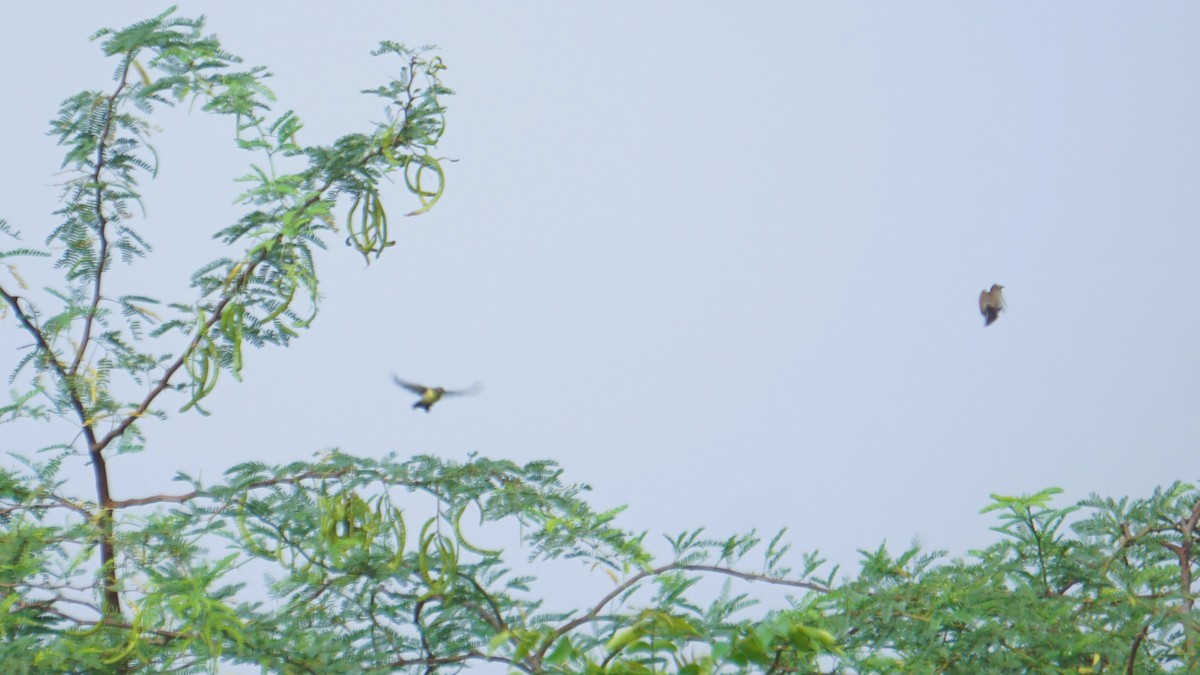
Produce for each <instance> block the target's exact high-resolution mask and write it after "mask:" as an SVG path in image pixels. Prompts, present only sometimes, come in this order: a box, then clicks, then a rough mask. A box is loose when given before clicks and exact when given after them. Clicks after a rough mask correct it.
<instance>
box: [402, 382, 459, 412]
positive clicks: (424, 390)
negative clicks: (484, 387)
mask: <svg viewBox="0 0 1200 675" xmlns="http://www.w3.org/2000/svg"><path fill="white" fill-rule="evenodd" d="M392 379H393V380H395V381H396V384H398V385H400V386H401V387H404V388H405V389H407V390H409V391H411V392H412V393H414V394H418V395H420V397H421V398H420V399H418V400H417V402H416V403H414V404H413V406H412V407H413V410H416V409H417V408H421V409H423V410H424V411H425V412H429V409H430V408H432V407H433V404H434V403H437V402H438V401H440V400H442V397H443V396H469V395H471V394H476V393H478V392H479V383H478V382H476V383H475V384H473V385H471V386H470V387H467V388H466V389H458V390H452V389H446V388H444V387H426V386H425V385H423V384H416V383H414V382H405V381H404V380H402V379H400V378H398V377H396V376H395V375H394V374H393V375H392Z"/></svg>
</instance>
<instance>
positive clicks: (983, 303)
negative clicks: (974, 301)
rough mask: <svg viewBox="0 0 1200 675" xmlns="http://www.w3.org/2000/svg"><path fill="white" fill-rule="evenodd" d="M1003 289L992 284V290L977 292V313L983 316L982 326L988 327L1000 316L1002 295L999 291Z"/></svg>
mask: <svg viewBox="0 0 1200 675" xmlns="http://www.w3.org/2000/svg"><path fill="white" fill-rule="evenodd" d="M1002 290H1004V287H1003V286H1001V285H1000V284H992V290H990V291H980V292H979V313H980V314H982V315H983V325H984V326H990V325H992V322H993V321H995V320H996V318H997V317H999V316H1000V310H1002V309H1004V307H1005V305H1004V294H1002V293H1001V292H1000V291H1002Z"/></svg>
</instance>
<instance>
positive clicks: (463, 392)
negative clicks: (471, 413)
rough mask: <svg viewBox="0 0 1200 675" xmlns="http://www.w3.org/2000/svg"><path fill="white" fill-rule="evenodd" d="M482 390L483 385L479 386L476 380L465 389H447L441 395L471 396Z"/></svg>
mask: <svg viewBox="0 0 1200 675" xmlns="http://www.w3.org/2000/svg"><path fill="white" fill-rule="evenodd" d="M482 390H483V387H482V386H480V385H479V383H478V382H476V383H475V384H473V385H471V386H469V387H467V388H466V389H458V390H449V389H447V390H446V391H445V392H444V393H443V394H442V395H443V396H471V395H472V394H478V393H479V392H480V391H482Z"/></svg>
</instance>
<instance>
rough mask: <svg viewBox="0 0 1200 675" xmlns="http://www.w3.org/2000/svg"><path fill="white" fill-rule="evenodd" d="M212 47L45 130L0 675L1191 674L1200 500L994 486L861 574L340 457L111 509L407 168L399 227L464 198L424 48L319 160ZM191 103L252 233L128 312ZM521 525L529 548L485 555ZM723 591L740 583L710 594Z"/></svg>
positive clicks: (496, 480)
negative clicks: (142, 221) (150, 432)
mask: <svg viewBox="0 0 1200 675" xmlns="http://www.w3.org/2000/svg"><path fill="white" fill-rule="evenodd" d="M202 28H203V21H202V20H201V19H187V18H180V17H175V16H173V10H168V11H167V12H164V13H163V14H161V15H159V16H156V17H154V18H152V19H149V20H147V21H143V22H140V23H138V24H135V25H133V26H130V27H127V28H124V29H120V30H110V29H106V30H102V31H99V32H98V33H96V35H95V37H96V38H97V39H99V40H101V41H102V46H103V49H104V52H105V53H106V54H107V55H109V56H112V57H114V58H115V59H116V60H117V64H118V65H117V68H116V69H115V78H114V84H113V85H112V86H111V87H110V88H109V89H107V90H104V91H86V92H81V93H79V94H77V95H75V96H72V97H70V98H68V99H67V100H66V101H64V103H63V105H62V108H61V109H60V111H59V114H58V116H57V117H56V119H55V120H54V121H53V122H52V133H53V134H54V135H55V136H56V137H57V138H58V139H59V142H60V144H61V145H62V146H63V148H64V149H65V152H64V167H65V168H66V169H67V171H68V172H69V176H70V178H69V180H68V181H67V183H66V186H65V189H64V192H63V195H62V208H61V209H60V210H59V211H58V212H57V213H56V215H57V217H58V219H59V222H58V224H57V225H56V226H55V227H53V228H52V229H51V230H50V231H49V232H48V234H47V236H46V240H45V246H43V247H31V246H26V245H16V244H14V245H13V246H12V247H9V248H2V249H0V258H3V259H4V261H5V268H4V269H5V270H6V271H7V273H9V274H10V276H8V277H5V278H3V279H0V299H3V300H4V305H3V307H4V308H5V310H6V311H5V314H4V316H3V323H4V325H5V326H10V327H13V328H15V329H16V330H20V331H24V332H25V333H26V334H27V335H28V336H29V337H30V338H32V341H31V343H30V346H29V347H28V348H24V349H23V351H22V352H21V353H19V354H17V355H16V357H15V359H14V360H15V366H14V371H13V375H12V378H11V382H12V383H13V384H14V386H15V387H16V388H15V389H14V390H13V392H12V396H11V402H9V403H7V404H5V405H4V406H2V407H0V424H14V423H18V422H30V421H33V422H38V423H40V422H43V421H58V422H60V423H62V422H65V423H67V424H69V425H71V427H72V429H71V431H70V433H69V434H67V435H66V436H65V438H68V439H71V440H66V441H62V442H56V443H53V444H50V445H48V446H46V447H42V448H35V449H34V451H35V452H33V453H27V454H20V453H14V454H13V457H14V458H15V459H16V460H17V461H16V463H15V464H10V465H9V466H6V467H5V468H3V469H2V470H0V610H2V611H0V672H5V673H22V672H134V671H142V670H144V671H154V672H208V671H211V670H214V669H216V668H219V667H224V666H227V665H230V664H249V665H254V666H259V667H261V668H262V669H264V670H267V671H270V672H281V673H360V672H394V671H401V672H406V671H411V672H423V673H427V672H438V671H444V670H457V669H459V668H461V667H463V666H464V665H467V664H473V663H486V662H492V663H499V664H502V665H503V667H504V668H505V669H506V670H513V671H523V672H560V673H579V672H587V673H599V672H614V673H643V672H659V671H673V672H681V673H713V672H914V671H915V672H1011V671H1021V672H1064V671H1071V672H1079V673H1086V672H1117V671H1125V672H1158V671H1169V670H1171V669H1173V668H1174V669H1179V668H1183V669H1193V668H1195V667H1196V665H1197V664H1196V661H1195V634H1196V624H1195V619H1194V612H1193V600H1192V588H1193V583H1192V579H1193V575H1194V571H1195V565H1194V562H1193V560H1192V552H1193V550H1194V549H1193V539H1194V530H1195V526H1196V521H1197V519H1198V518H1200V493H1197V491H1196V490H1195V488H1194V487H1192V486H1190V485H1185V484H1176V485H1173V486H1171V487H1170V488H1168V489H1166V490H1162V491H1159V492H1156V493H1155V494H1154V495H1152V496H1151V497H1149V498H1147V499H1143V500H1116V501H1113V500H1106V499H1101V498H1098V497H1093V498H1090V499H1088V500H1085V501H1083V502H1081V503H1079V504H1077V505H1074V506H1071V507H1068V508H1057V507H1055V506H1053V505H1052V504H1051V499H1052V497H1053V495H1054V491H1052V490H1048V491H1043V492H1040V493H1037V494H1035V495H1032V496H1026V497H996V498H995V500H994V503H993V504H992V506H991V507H989V510H994V511H996V513H997V514H998V516H999V519H1000V521H999V525H998V526H997V528H996V529H997V531H998V532H999V533H1000V541H999V542H998V543H997V544H995V545H993V546H991V547H989V548H987V549H985V550H983V551H979V552H975V553H973V554H971V556H969V557H967V558H964V559H954V560H949V559H947V558H946V556H945V555H944V554H942V553H939V552H931V553H925V552H922V551H921V550H920V549H918V548H912V549H909V550H906V551H904V552H902V553H900V554H899V555H894V554H892V553H891V552H889V551H888V550H887V549H886V548H885V547H880V548H878V549H874V550H869V551H864V552H863V565H862V569H861V570H860V571H858V572H857V573H856V574H855V575H853V576H851V577H849V578H840V577H839V576H838V575H839V571H838V570H837V569H836V568H833V569H830V568H828V566H827V565H825V564H824V562H823V561H822V560H821V559H820V557H819V555H817V554H816V553H811V554H797V553H795V552H793V551H792V550H791V548H790V547H789V546H788V545H787V544H786V543H784V533H782V532H781V533H779V534H777V535H776V536H774V537H772V538H769V539H764V538H762V537H759V536H758V535H757V534H756V533H754V532H750V533H748V534H744V535H735V536H732V537H715V538H714V537H710V536H708V535H706V534H705V532H704V531H703V530H696V531H693V532H685V533H681V534H679V535H676V536H673V537H668V538H666V539H665V541H664V542H661V543H660V542H658V541H657V540H655V541H653V542H649V543H648V542H647V540H646V535H645V534H644V533H638V532H631V531H627V530H625V529H622V528H620V527H618V526H617V524H616V523H617V521H616V519H617V516H618V514H619V509H615V510H608V511H596V510H594V509H593V508H592V507H591V506H590V505H589V504H588V502H587V501H586V499H585V496H586V486H584V485H580V484H573V483H569V482H565V481H564V480H563V477H562V474H561V471H560V470H559V469H558V467H557V466H556V465H555V464H554V463H552V462H534V463H530V464H526V465H517V464H514V463H511V462H506V461H500V460H489V459H485V458H481V457H472V458H471V459H470V460H469V461H466V462H463V463H456V462H449V461H444V460H440V459H438V458H434V457H426V456H419V457H412V458H404V459H402V458H398V457H396V456H389V457H385V458H382V459H366V458H360V457H354V456H351V455H349V454H345V453H342V452H340V451H336V450H335V451H329V452H326V453H325V454H323V455H322V456H320V457H318V458H317V459H315V460H311V461H296V462H292V463H289V464H285V465H267V464H264V463H260V462H247V463H244V464H241V465H239V466H235V467H232V468H231V469H229V470H228V471H227V472H226V474H225V475H224V477H223V479H222V480H221V481H220V482H218V483H215V484H211V485H204V484H202V483H201V482H200V481H198V480H194V479H192V478H191V477H188V476H182V475H181V476H180V477H179V480H180V481H181V484H182V486H183V487H180V488H178V489H177V490H176V491H170V490H169V486H162V490H164V491H163V492H156V493H153V494H148V495H140V496H134V497H120V496H115V495H112V494H110V492H109V489H108V474H109V471H110V470H111V471H118V470H123V469H124V470H129V469H128V468H127V467H128V465H122V464H121V463H119V462H117V461H114V460H117V459H118V458H120V457H121V456H122V455H127V454H130V453H134V452H138V451H153V450H154V449H153V448H147V447H145V442H144V437H143V436H142V434H141V431H140V430H141V426H142V425H144V424H148V423H152V421H156V420H164V419H166V417H167V414H166V412H165V407H166V406H167V405H168V404H170V405H179V406H181V409H182V410H183V411H188V410H193V411H198V412H201V413H202V412H203V408H202V402H203V400H204V399H205V398H206V397H207V396H209V395H211V394H212V393H213V392H214V391H215V389H216V386H217V384H218V381H219V376H220V375H221V374H222V373H227V374H232V375H233V376H235V377H236V376H239V375H240V372H241V369H242V363H243V359H244V358H245V353H244V348H245V347H246V346H254V347H266V346H271V345H280V346H286V345H287V344H289V342H290V341H291V340H293V339H295V338H297V337H298V336H299V335H300V331H301V330H302V329H303V328H305V327H306V326H308V325H309V323H310V322H311V321H313V320H314V318H315V316H316V310H317V307H318V303H319V299H320V295H319V293H318V275H317V271H316V259H317V254H318V253H319V252H320V251H321V250H322V249H323V248H324V247H325V239H326V238H328V237H330V236H335V237H337V238H342V237H344V240H345V243H346V244H347V245H348V246H350V247H351V248H353V249H354V250H356V251H358V252H359V253H360V254H362V255H363V256H364V257H365V258H366V259H367V260H368V261H371V260H374V259H377V258H378V257H379V256H380V255H382V254H383V253H384V252H385V251H386V250H387V248H389V247H390V246H392V244H393V242H392V240H391V239H390V235H389V219H388V212H387V210H386V209H385V207H384V196H385V195H384V194H383V192H382V191H381V190H380V187H379V186H380V183H381V181H382V180H383V179H384V178H386V177H387V176H389V175H394V174H400V175H401V176H403V179H404V180H403V184H404V185H405V187H407V189H408V191H409V192H410V193H411V195H412V196H413V197H414V198H415V200H416V206H415V208H414V210H413V211H411V212H410V213H409V214H408V215H420V214H421V213H424V212H425V211H426V210H428V209H429V208H430V207H432V206H433V205H434V204H435V203H436V202H437V200H438V199H439V198H440V196H441V194H442V187H443V185H444V178H445V176H444V173H443V171H442V165H441V160H440V159H439V158H437V157H436V156H435V155H434V150H435V149H436V145H437V143H438V141H439V140H440V138H441V136H442V133H443V132H444V130H445V107H444V106H443V103H442V99H443V98H444V97H445V96H448V95H449V94H451V93H452V92H451V91H450V90H449V89H448V88H447V87H445V86H444V85H443V84H442V82H441V74H442V71H443V70H444V65H443V64H442V62H441V60H440V58H439V57H437V56H436V55H434V54H433V53H432V52H431V51H429V50H427V49H421V50H410V49H406V48H404V47H403V46H401V45H398V44H395V43H391V42H385V43H383V44H382V45H381V46H380V49H379V50H378V51H377V52H376V54H378V55H385V56H389V57H398V58H399V59H400V62H399V63H400V65H399V75H398V76H397V77H396V78H394V79H393V80H391V81H389V82H388V83H386V84H384V85H382V86H380V87H378V88H376V89H372V90H370V92H368V93H370V94H372V95H376V96H380V97H382V98H383V99H384V100H385V102H386V105H387V109H386V110H387V111H386V113H385V116H384V119H382V120H381V121H380V122H378V123H377V124H376V125H375V126H374V127H373V128H371V129H370V130H368V131H364V132H353V133H349V134H346V135H344V136H342V137H341V138H339V139H337V140H336V141H334V142H333V143H331V144H328V145H304V144H302V143H301V142H300V131H301V130H302V126H303V125H302V123H301V121H300V117H299V116H298V115H297V114H295V113H294V112H292V111H286V112H283V113H274V112H272V109H271V105H272V104H273V102H274V97H273V95H272V94H271V92H270V90H269V89H268V88H267V86H266V84H265V82H266V79H267V77H268V73H267V72H266V71H265V70H264V69H262V68H257V67H256V68H249V69H244V70H236V68H237V67H238V66H239V64H240V59H238V58H237V57H236V56H234V55H232V54H230V53H228V52H227V51H225V49H224V48H223V47H222V46H221V45H220V43H219V41H218V40H217V39H216V38H215V37H212V36H205V35H203V34H202V32H201V31H202ZM181 102H186V103H189V104H190V105H192V106H193V107H195V108H198V109H199V110H201V111H203V112H206V113H211V114H216V115H220V116H225V117H228V118H229V119H231V120H232V123H233V141H234V145H235V147H237V148H239V149H241V150H244V151H247V152H250V153H253V156H254V157H255V158H256V160H255V161H254V162H253V163H252V164H251V169H250V171H249V173H248V174H247V175H246V176H244V177H243V179H242V180H243V181H244V182H245V183H246V184H247V188H246V190H245V192H244V193H243V195H242V197H241V200H240V203H241V204H242V206H243V207H244V214H243V215H242V216H241V217H240V218H239V219H238V220H237V221H236V222H235V223H233V224H231V225H228V226H226V227H223V228H221V229H219V230H218V231H217V232H216V233H215V235H214V236H215V237H216V238H217V239H218V240H219V241H220V242H222V243H223V244H225V245H226V246H227V247H228V250H229V253H228V255H226V256H223V257H221V258H218V259H217V260H213V261H209V262H207V263H203V264H201V265H200V266H199V267H198V269H197V270H196V272H195V273H194V274H193V275H192V276H191V282H192V286H193V288H194V291H195V293H194V296H193V297H190V298H176V299H172V300H163V299H160V298H157V297H153V294H152V293H151V292H150V289H147V291H146V292H145V293H142V294H137V295H120V296H111V295H110V294H109V293H108V292H107V291H106V289H107V288H109V284H108V280H109V279H110V276H111V275H112V274H115V273H116V268H115V267H114V265H115V264H116V263H117V262H118V261H120V262H122V263H124V264H134V263H136V262H137V261H139V260H140V259H142V258H144V257H146V256H148V255H150V254H151V252H152V249H151V245H150V238H149V237H148V236H147V235H146V234H145V232H143V231H141V230H139V229H138V228H135V225H136V224H137V223H136V221H135V218H134V215H133V210H132V209H131V208H130V204H131V203H136V202H137V201H138V199H139V198H140V193H139V191H138V190H139V179H144V178H145V177H146V176H152V175H153V173H154V170H155V168H156V166H157V164H156V163H157V161H158V158H157V155H156V154H155V153H154V152H153V149H152V147H151V146H150V145H149V139H150V132H151V130H152V129H153V128H154V127H153V125H151V124H150V122H149V116H150V115H152V114H153V112H154V111H155V109H156V108H158V107H160V106H163V105H174V104H176V103H181ZM292 167H297V168H295V169H292ZM389 199H390V198H389ZM339 214H344V215H339ZM176 215H177V217H178V218H179V219H185V218H186V216H187V214H186V213H182V212H181V213H179V214H176ZM0 231H3V232H4V233H6V234H11V235H15V234H16V231H15V229H14V228H12V227H10V226H9V225H7V224H6V223H3V222H2V221H0ZM38 259H48V260H49V261H51V262H52V263H53V266H54V267H55V268H56V269H58V270H59V271H60V272H61V274H62V284H61V285H60V286H58V287H56V288H49V289H45V290H44V292H40V293H35V292H33V291H31V290H30V289H28V288H26V287H25V284H24V280H23V278H22V276H21V275H20V272H19V269H18V267H17V266H16V265H15V263H16V262H17V261H22V262H25V263H30V262H36V261H37V260H38ZM131 383H132V384H135V385H138V386H137V387H131V386H129V385H130V384H131ZM128 391H137V392H140V393H139V394H138V395H137V396H136V397H133V398H130V397H129V396H128V395H122V394H120V393H119V392H128ZM56 428H58V427H56ZM72 467H74V468H81V467H86V469H87V470H90V471H92V472H93V478H94V481H93V482H92V485H94V488H95V492H94V494H90V495H84V494H80V493H79V492H78V490H77V489H76V486H75V485H74V484H73V483H72V482H70V481H67V480H65V479H64V477H63V476H64V475H66V473H68V469H70V468H72ZM152 489H153V488H152ZM422 513H424V515H420V514H422ZM514 523H515V524H517V525H518V531H519V534H518V535H517V537H516V539H517V540H516V541H515V542H513V545H511V546H498V545H495V544H484V543H481V542H483V541H489V542H490V541H494V540H495V538H496V535H495V534H494V533H493V532H492V530H493V529H495V528H500V530H499V532H500V533H501V536H503V535H508V536H511V527H510V526H511V525H512V524H514ZM506 527H509V529H504V528H506ZM514 556H519V557H521V558H524V560H523V561H520V563H519V567H518V560H517V559H516V558H514ZM556 560H570V561H574V562H575V563H576V564H578V570H579V573H580V575H588V577H589V578H591V579H595V578H597V577H599V578H601V580H602V581H604V583H606V584H608V586H607V587H606V590H604V591H602V592H601V593H599V594H598V596H597V597H593V598H586V599H584V600H582V601H579V599H577V598H572V599H571V600H572V601H573V602H577V605H576V607H575V608H574V609H570V608H568V609H563V608H562V603H561V602H554V603H551V602H550V600H551V598H550V593H549V592H548V591H547V590H546V589H545V588H543V587H541V586H539V585H538V583H537V579H536V578H535V577H534V576H532V575H531V574H530V573H528V572H531V571H534V570H537V569H538V566H539V565H543V564H546V563H549V562H551V561H556ZM514 568H517V571H514ZM248 575H253V578H256V579H257V578H262V579H264V580H265V581H264V582H263V583H262V584H261V585H260V584H249V585H248V583H247V577H248ZM705 579H717V580H723V582H724V583H722V584H719V590H717V591H716V592H715V593H714V592H711V589H709V588H708V587H706V586H705V585H704V584H703V581H704V580H705ZM765 589H774V591H770V592H766V590H765ZM556 600H559V601H561V600H562V598H556ZM763 601H770V602H769V603H767V602H763ZM768 605H770V608H768Z"/></svg>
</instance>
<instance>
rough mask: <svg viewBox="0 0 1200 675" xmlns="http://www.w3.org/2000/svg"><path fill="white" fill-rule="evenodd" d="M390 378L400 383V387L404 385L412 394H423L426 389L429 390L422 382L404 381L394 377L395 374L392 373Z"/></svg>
mask: <svg viewBox="0 0 1200 675" xmlns="http://www.w3.org/2000/svg"><path fill="white" fill-rule="evenodd" d="M392 379H393V380H395V381H396V384H398V385H400V386H401V387H404V388H405V389H407V390H409V391H411V392H412V393H414V394H424V393H425V392H426V391H428V390H429V387H426V386H425V385H423V384H416V383H413V382H405V381H404V380H402V379H400V378H398V377H396V375H395V374H392Z"/></svg>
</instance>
